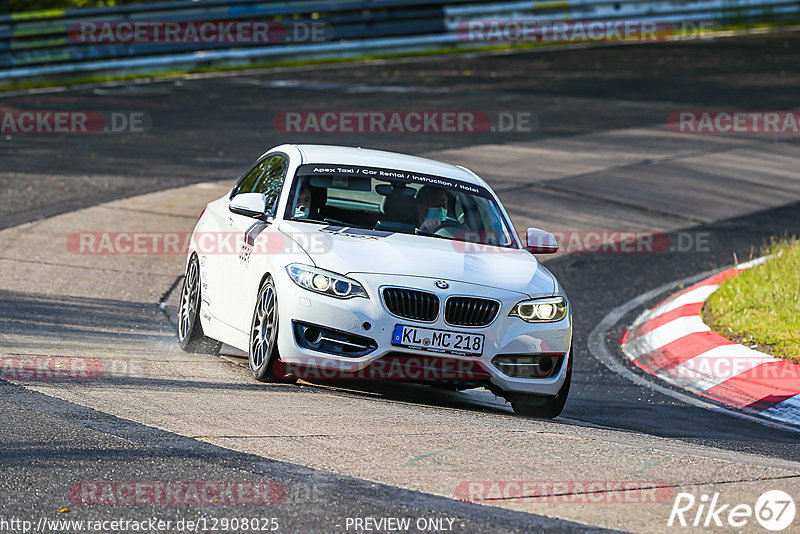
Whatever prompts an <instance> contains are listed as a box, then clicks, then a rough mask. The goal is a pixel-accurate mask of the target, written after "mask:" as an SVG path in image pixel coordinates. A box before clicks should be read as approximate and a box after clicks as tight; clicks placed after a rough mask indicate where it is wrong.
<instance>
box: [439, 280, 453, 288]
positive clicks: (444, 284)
mask: <svg viewBox="0 0 800 534" xmlns="http://www.w3.org/2000/svg"><path fill="white" fill-rule="evenodd" d="M436 287H438V288H439V289H447V288H448V287H450V284H448V283H447V282H445V281H444V280H437V281H436Z"/></svg>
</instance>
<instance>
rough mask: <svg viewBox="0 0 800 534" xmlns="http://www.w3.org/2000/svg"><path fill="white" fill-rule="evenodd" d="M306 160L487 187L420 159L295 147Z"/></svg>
mask: <svg viewBox="0 0 800 534" xmlns="http://www.w3.org/2000/svg"><path fill="white" fill-rule="evenodd" d="M293 146H294V147H296V148H297V149H298V150H299V151H300V153H301V154H302V156H303V163H330V164H333V163H336V164H339V165H359V166H363V167H380V168H384V169H396V170H399V171H409V172H418V173H420V174H432V175H434V176H441V177H444V178H452V179H454V180H461V181H462V182H467V183H470V184H474V185H481V186H484V187H486V182H484V181H483V180H482V179H481V178H480V177H478V176H477V175H475V173H473V172H472V171H470V170H468V169H465V168H464V167H459V166H457V165H451V164H450V163H443V162H441V161H436V160H432V159H428V158H421V157H419V156H410V155H408V154H399V153H397V152H387V151H384V150H371V149H368V148H357V147H349V146H336V145H293Z"/></svg>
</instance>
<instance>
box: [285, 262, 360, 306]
mask: <svg viewBox="0 0 800 534" xmlns="http://www.w3.org/2000/svg"><path fill="white" fill-rule="evenodd" d="M286 270H287V271H288V272H289V276H290V277H291V279H292V280H294V283H295V284H297V285H298V286H300V287H302V288H304V289H308V290H309V291H314V292H315V293H322V294H323V295H328V296H330V297H336V298H339V299H349V298H353V297H364V298H365V299H368V298H369V295H367V292H366V291H364V288H363V287H361V284H359V283H358V282H356V281H355V280H351V279H349V278H346V277H344V276H342V275H340V274H334V273H331V272H328V271H323V270H321V269H315V268H314V267H310V266H308V265H300V264H298V263H293V264H292V265H289V266H288V267H286Z"/></svg>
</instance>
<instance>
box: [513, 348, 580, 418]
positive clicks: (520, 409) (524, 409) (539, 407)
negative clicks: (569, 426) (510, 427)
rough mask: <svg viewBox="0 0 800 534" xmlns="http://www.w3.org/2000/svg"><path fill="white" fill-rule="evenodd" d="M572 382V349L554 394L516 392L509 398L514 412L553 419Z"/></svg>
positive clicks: (557, 414)
mask: <svg viewBox="0 0 800 534" xmlns="http://www.w3.org/2000/svg"><path fill="white" fill-rule="evenodd" d="M570 382H572V349H571V348H570V352H569V362H567V376H566V377H565V378H564V384H563V385H562V386H561V389H559V390H558V393H556V395H555V396H544V395H526V394H519V393H518V394H516V395H514V396H512V397H511V398H510V399H509V400H510V401H511V407H512V408H514V413H516V414H517V415H526V416H529V417H539V418H541V419H554V418H556V417H558V416H559V415H560V414H561V411H562V410H563V409H564V405H565V404H566V403H567V397H568V396H569V385H570Z"/></svg>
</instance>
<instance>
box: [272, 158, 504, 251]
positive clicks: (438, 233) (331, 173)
mask: <svg viewBox="0 0 800 534" xmlns="http://www.w3.org/2000/svg"><path fill="white" fill-rule="evenodd" d="M291 191H292V198H291V199H290V201H289V206H288V209H287V214H286V215H287V218H289V219H291V220H303V221H307V222H315V223H321V224H328V225H341V226H349V227H356V228H365V229H371V230H377V231H389V232H397V233H406V234H417V235H425V236H429V237H438V238H442V239H453V240H459V241H467V242H474V243H481V244H485V245H493V246H500V247H513V246H515V243H514V240H513V239H512V232H511V230H510V228H509V226H508V224H507V223H506V221H505V218H504V217H503V215H502V213H501V211H500V209H499V207H498V206H497V203H496V201H495V200H494V198H493V197H492V195H491V193H489V191H488V190H487V189H486V188H484V187H481V186H478V185H474V184H469V183H466V182H461V181H458V180H453V179H450V178H443V177H437V176H431V175H422V174H418V173H409V172H407V171H396V170H389V169H376V168H371V167H354V166H345V167H343V166H337V165H302V166H300V167H299V168H298V171H297V173H296V176H295V180H294V184H293V186H292V189H291Z"/></svg>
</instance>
